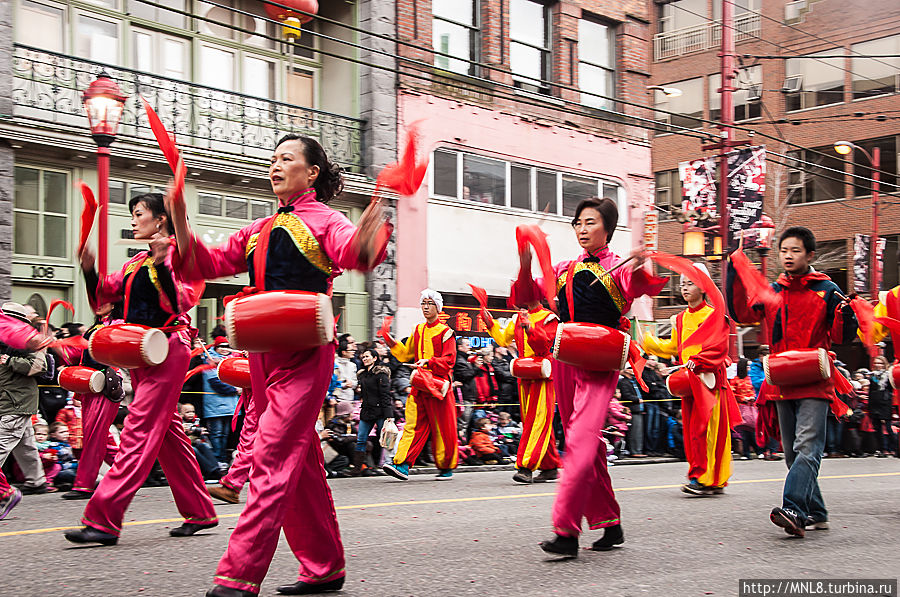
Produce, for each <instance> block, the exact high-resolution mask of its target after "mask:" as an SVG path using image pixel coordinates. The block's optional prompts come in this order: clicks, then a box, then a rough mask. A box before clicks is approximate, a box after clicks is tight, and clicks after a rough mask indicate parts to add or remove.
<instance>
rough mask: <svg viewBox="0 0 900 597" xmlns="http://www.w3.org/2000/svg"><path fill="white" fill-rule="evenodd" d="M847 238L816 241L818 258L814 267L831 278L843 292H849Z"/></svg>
mask: <svg viewBox="0 0 900 597" xmlns="http://www.w3.org/2000/svg"><path fill="white" fill-rule="evenodd" d="M848 257H849V255H848V253H847V240H845V239H841V240H820V241H817V242H816V259H815V261H813V267H815V268H816V270H817V271H820V272H822V273H823V274H825V275H827V276H828V277H830V278H831V280H832V281H833V282H834V283H835V284H837V286H838V288H840V290H841V292H847V277H848V270H847V259H848Z"/></svg>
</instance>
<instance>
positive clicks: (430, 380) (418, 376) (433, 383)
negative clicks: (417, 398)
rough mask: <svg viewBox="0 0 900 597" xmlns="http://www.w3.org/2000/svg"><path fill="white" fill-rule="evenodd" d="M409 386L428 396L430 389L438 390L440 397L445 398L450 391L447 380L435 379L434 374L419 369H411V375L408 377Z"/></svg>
mask: <svg viewBox="0 0 900 597" xmlns="http://www.w3.org/2000/svg"><path fill="white" fill-rule="evenodd" d="M409 385H411V386H412V387H414V388H415V389H417V390H421V391H423V392H426V393H428V394H431V388H432V387H436V388H439V389H440V390H441V395H442V396H446V395H447V392H449V391H450V382H449V381H448V380H446V379H441V378H439V377H435V376H434V373H432V372H431V371H429V370H428V369H422V368H420V367H417V368H416V369H413V372H412V375H410V376H409Z"/></svg>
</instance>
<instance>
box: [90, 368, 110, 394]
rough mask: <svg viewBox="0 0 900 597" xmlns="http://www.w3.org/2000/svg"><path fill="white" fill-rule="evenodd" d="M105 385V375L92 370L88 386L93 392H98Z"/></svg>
mask: <svg viewBox="0 0 900 597" xmlns="http://www.w3.org/2000/svg"><path fill="white" fill-rule="evenodd" d="M105 387H106V376H105V375H103V372H102V371H94V372H93V373H92V374H91V383H90V388H91V392H93V393H94V394H99V393H100V392H102V391H103V388H105Z"/></svg>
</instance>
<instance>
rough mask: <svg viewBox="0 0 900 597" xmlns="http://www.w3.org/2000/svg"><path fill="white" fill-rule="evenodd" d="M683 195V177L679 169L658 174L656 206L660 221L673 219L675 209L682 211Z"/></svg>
mask: <svg viewBox="0 0 900 597" xmlns="http://www.w3.org/2000/svg"><path fill="white" fill-rule="evenodd" d="M681 193H682V191H681V177H680V176H679V175H678V169H677V168H676V169H675V170H664V171H662V172H657V173H656V206H657V207H658V208H659V219H660V220H664V219H669V218H671V217H672V208H673V207H675V208H678V209H681Z"/></svg>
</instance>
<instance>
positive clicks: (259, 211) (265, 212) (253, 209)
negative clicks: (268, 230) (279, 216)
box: [250, 199, 275, 220]
mask: <svg viewBox="0 0 900 597" xmlns="http://www.w3.org/2000/svg"><path fill="white" fill-rule="evenodd" d="M274 211H275V210H274V205H273V204H272V202H271V201H261V200H257V199H253V200H251V201H250V219H251V220H258V219H260V218H267V217H269V216H271V215H272V214H273V213H274Z"/></svg>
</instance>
